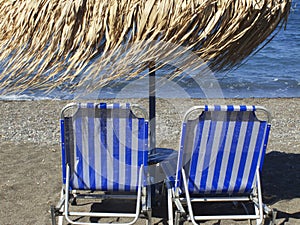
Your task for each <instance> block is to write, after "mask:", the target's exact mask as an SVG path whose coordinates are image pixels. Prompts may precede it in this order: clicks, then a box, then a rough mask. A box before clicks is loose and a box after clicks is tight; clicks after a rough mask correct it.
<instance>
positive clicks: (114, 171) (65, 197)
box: [52, 103, 151, 224]
mask: <svg viewBox="0 0 300 225" xmlns="http://www.w3.org/2000/svg"><path fill="white" fill-rule="evenodd" d="M133 108H138V109H141V108H140V107H138V106H137V105H132V106H130V105H129V104H106V103H100V104H94V103H85V104H83V103H78V104H77V103H71V104H69V105H67V106H66V107H65V108H64V109H63V110H62V114H61V142H62V176H63V189H62V197H61V201H60V203H59V204H58V205H57V206H56V207H52V223H54V224H55V223H56V219H55V216H58V217H59V219H58V220H59V223H62V221H63V217H64V218H65V219H66V220H67V222H68V223H71V224H95V223H94V222H93V223H92V222H79V221H77V219H78V217H79V218H80V217H87V218H91V217H93V218H95V217H96V218H99V220H98V222H97V223H100V224H105V223H104V222H99V221H101V220H102V219H101V217H117V218H122V217H125V218H131V219H130V221H129V222H122V223H120V222H118V223H117V224H133V223H135V222H136V221H137V219H138V218H139V216H141V215H145V216H146V218H147V219H148V220H147V222H149V221H150V218H151V214H150V212H151V209H150V207H151V205H149V204H150V203H149V202H146V197H145V195H146V192H147V191H146V186H147V183H146V180H147V179H146V178H147V177H146V173H147V171H146V170H147V161H148V122H147V120H146V119H145V118H146V113H145V112H144V111H143V110H142V113H143V114H142V115H144V116H145V117H143V118H142V117H137V116H136V115H134V113H133ZM120 193H122V194H120ZM107 194H110V195H109V196H107ZM80 198H85V199H93V200H95V199H98V198H100V199H114V198H118V199H120V198H121V199H123V198H125V199H133V200H134V201H133V204H134V202H135V201H136V206H135V212H132V213H131V212H130V213H127V212H126V213H118V212H115V211H114V209H115V208H114V207H113V208H111V209H109V210H108V211H109V212H75V211H74V210H73V208H74V207H73V206H72V207H71V206H70V204H69V202H70V201H71V200H72V201H73V202H74V199H80ZM98 202H99V201H98ZM75 208H76V207H75ZM119 208H120V207H119ZM125 208H126V206H125ZM71 209H72V210H71ZM127 220H129V219H127ZM127 220H126V221H127ZM110 224H111V223H110Z"/></svg>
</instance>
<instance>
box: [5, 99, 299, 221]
mask: <svg viewBox="0 0 300 225" xmlns="http://www.w3.org/2000/svg"><path fill="white" fill-rule="evenodd" d="M122 100H123V99H122ZM99 101H100V102H101V100H99ZM103 101H104V100H103ZM107 101H108V102H112V101H116V100H115V99H108V100H107ZM0 102H1V106H2V107H1V109H0V157H1V161H0V166H1V176H0V198H1V206H0V224H3V225H10V224H14V225H27V224H28V225H30V224H34V225H45V224H51V218H50V213H49V210H50V205H51V204H56V203H57V201H58V199H59V193H60V188H61V177H60V176H61V169H60V168H61V162H60V157H61V154H60V144H59V140H60V134H59V117H60V110H61V109H62V107H63V106H64V105H65V104H66V103H68V102H71V101H65V100H37V101H24V100H23V101H0ZM120 102H126V101H125V99H124V101H120ZM127 102H132V103H138V104H140V105H142V106H143V107H144V108H146V109H147V107H148V99H128V100H127ZM214 102H215V103H216V104H220V103H223V104H249V105H261V106H264V107H266V108H267V109H269V110H270V111H271V113H272V117H273V119H272V121H271V124H272V128H271V134H270V139H269V145H268V149H267V154H266V157H265V163H264V169H263V173H262V183H263V192H264V198H265V203H267V204H269V205H271V206H272V207H274V208H277V210H278V216H277V218H278V219H277V221H278V224H285V225H286V224H299V223H300V192H299V187H300V163H299V162H300V132H299V131H300V113H299V112H300V98H241V99H188V100H187V101H184V100H183V99H157V108H156V109H157V112H156V113H157V137H158V146H159V147H168V148H173V149H177V148H178V145H179V135H180V127H181V119H182V116H183V115H182V114H184V112H185V111H186V110H187V109H188V108H189V107H191V106H193V105H197V104H198V105H200V104H207V103H211V104H212V103H214ZM162 134H163V135H162ZM162 137H163V138H162ZM154 221H156V222H158V224H163V222H159V221H161V218H157V220H156V218H154ZM138 224H144V221H141V222H138ZM204 224H210V223H208V222H207V223H204ZM221 224H228V225H229V224H230V225H231V224H248V221H245V222H244V221H243V222H241V221H236V222H233V221H222V222H221Z"/></svg>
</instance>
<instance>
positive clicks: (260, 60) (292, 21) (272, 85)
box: [0, 0, 300, 100]
mask: <svg viewBox="0 0 300 225" xmlns="http://www.w3.org/2000/svg"><path fill="white" fill-rule="evenodd" d="M299 8H300V0H294V1H293V2H292V8H291V12H290V15H289V18H288V23H287V26H286V29H285V30H284V29H281V30H280V31H279V32H278V30H276V31H274V34H275V33H276V32H278V34H277V35H276V36H275V38H274V39H272V40H271V41H270V42H269V43H268V44H267V45H266V46H264V47H263V48H262V49H261V50H260V51H258V52H257V53H256V54H252V55H251V56H250V57H248V58H247V59H246V60H245V61H244V62H243V63H242V64H241V65H239V66H237V67H236V68H234V69H232V70H230V71H226V72H218V73H213V74H212V76H213V78H214V82H215V83H217V86H218V88H217V89H218V92H216V91H214V90H213V91H210V93H207V91H206V90H203V88H200V89H201V91H199V85H197V84H196V85H195V82H193V81H194V79H193V78H191V77H190V76H187V77H185V76H183V77H182V78H178V79H177V80H175V81H174V80H173V81H172V82H169V83H168V82H167V81H166V82H161V81H159V82H158V85H157V92H156V96H157V97H161V98H164V97H166V98H169V97H174V98H178V97H192V98H203V97H211V96H210V95H211V93H218V94H217V95H216V96H215V97H225V98H250V97H268V98H276V97H300V9H299ZM260 47H261V46H260ZM260 47H259V48H260ZM166 70H168V67H167V68H163V69H162V70H161V71H159V70H158V71H157V72H156V74H157V77H163V74H164V73H168V71H166ZM147 82H148V79H142V80H136V81H134V82H127V83H126V82H125V83H122V84H118V83H117V82H116V83H115V84H113V85H111V86H108V87H104V88H103V89H101V90H98V91H97V93H96V94H95V93H92V94H91V95H90V96H89V95H86V93H84V94H82V95H86V96H85V97H86V98H88V97H91V96H92V97H93V98H118V97H125V98H126V97H130V98H140V97H147V96H148V95H149V93H148V90H147V87H146V88H145V86H147V85H148V84H147ZM201 82H202V81H201ZM163 83H164V85H162V86H159V85H160V84H163ZM196 83H197V82H196ZM202 85H203V82H202ZM210 85H211V84H209V85H208V87H209V86H210ZM200 86H201V85H200ZM212 86H213V87H214V88H215V86H216V85H214V84H213V85H212ZM204 89H208V88H207V87H205V88H204ZM220 91H221V94H220ZM208 92H209V91H208ZM81 93H82V92H81V90H78V92H77V93H73V94H70V93H68V92H62V91H59V90H57V91H54V92H52V93H50V94H47V95H46V94H45V93H43V92H39V91H35V92H31V93H22V94H13V95H5V96H4V95H1V96H0V99H2V100H3V99H4V100H18V99H19V100H23V99H33V100H39V99H54V98H58V99H72V98H80V95H81ZM120 93H121V94H120ZM213 97H214V96H213Z"/></svg>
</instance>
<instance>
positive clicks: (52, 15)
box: [0, 0, 291, 91]
mask: <svg viewBox="0 0 300 225" xmlns="http://www.w3.org/2000/svg"><path fill="white" fill-rule="evenodd" d="M290 4H291V2H290V0H216V1H211V0H184V1H182V0H113V1H105V0H39V1H34V0H11V1H7V0H0V28H1V33H0V82H1V83H0V90H1V89H3V88H6V89H5V90H6V91H13V90H24V89H26V88H46V89H51V88H55V87H61V86H62V85H67V86H68V85H71V86H80V85H85V84H86V82H85V81H86V80H88V79H93V80H96V81H97V82H94V85H95V83H96V86H97V87H100V86H103V85H105V84H107V82H109V81H110V80H114V79H117V78H122V79H130V78H131V77H134V76H136V75H137V74H139V72H140V71H142V70H144V69H145V68H146V67H147V66H148V64H147V62H149V61H157V59H158V58H159V57H164V56H161V55H158V52H160V51H159V50H161V45H159V44H158V43H162V42H163V43H172V44H174V45H176V46H185V48H184V49H185V50H182V49H181V50H180V51H188V50H192V51H193V52H195V53H196V54H197V55H198V56H200V57H201V58H202V59H203V60H204V61H205V62H207V63H208V65H209V66H210V68H211V69H213V70H222V69H228V68H231V67H233V66H235V65H237V64H238V63H240V62H241V61H242V60H243V59H245V58H246V57H247V56H249V54H251V53H252V52H253V51H254V50H255V49H257V47H258V46H259V45H260V44H261V43H262V42H264V41H265V40H266V39H267V37H269V36H270V35H271V34H272V32H273V31H274V30H275V28H276V27H278V25H279V24H284V23H285V22H286V19H287V15H288V13H289V9H290ZM149 43H151V45H149ZM156 44H158V45H156ZM127 45H128V46H129V45H130V46H131V48H130V50H128V49H129V47H125V48H124V46H127ZM132 46H134V47H132ZM145 46H146V47H145ZM149 46H150V47H149ZM124 49H127V50H126V51H124ZM171 51H172V50H171ZM164 54H166V51H164ZM167 54H169V56H170V55H171V53H167ZM169 56H168V57H169ZM168 57H167V58H168ZM116 58H118V59H117V60H116ZM113 60H114V62H118V63H115V64H114V65H111V64H112V63H111V62H112V61H113ZM91 62H93V63H91ZM164 62H165V63H167V61H166V60H165V61H164ZM95 65H97V66H95ZM109 65H110V69H107V68H108V66H109ZM186 66H188V65H186ZM87 71H88V72H87ZM83 72H85V76H84V78H83V77H81V78H79V77H80V76H81V74H82V73H83ZM99 74H101V75H99ZM93 88H95V86H94V87H93Z"/></svg>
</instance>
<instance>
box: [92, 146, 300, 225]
mask: <svg viewBox="0 0 300 225" xmlns="http://www.w3.org/2000/svg"><path fill="white" fill-rule="evenodd" d="M261 179H262V188H263V197H264V203H266V204H268V205H272V204H275V203H276V202H278V201H281V200H290V199H294V198H300V154H292V153H284V152H279V151H272V152H270V153H267V154H266V156H265V161H264V166H263V171H262V178H261ZM157 200H158V201H159V202H160V204H159V205H154V206H152V216H153V217H156V218H158V220H159V221H157V223H156V224H158V223H159V224H167V217H168V215H167V203H166V200H167V198H166V196H165V195H161V196H157ZM124 203H126V202H124V201H123V202H120V201H113V200H107V201H103V202H102V203H95V204H93V205H92V207H91V211H92V212H95V211H98V210H103V209H106V210H108V211H109V208H110V207H113V208H114V210H116V208H119V210H120V212H126V210H128V209H129V208H130V207H134V205H131V204H128V205H126V206H125V207H124ZM128 207H129V208H128ZM233 207H234V206H233V205H232V204H231V203H226V204H222V205H221V204H220V205H219V204H216V203H215V204H214V205H213V206H210V205H205V206H203V205H199V210H201V211H203V212H206V213H211V214H213V212H214V211H215V210H224V211H228V210H229V211H230V210H231V209H232V208H233ZM235 210H237V209H235ZM290 218H295V219H299V220H300V212H296V213H288V212H284V211H280V210H278V211H277V219H280V221H281V223H278V225H284V224H285V223H286V222H288V221H289V219H290ZM92 220H93V222H95V221H97V219H96V218H92ZM154 224H155V223H154Z"/></svg>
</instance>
